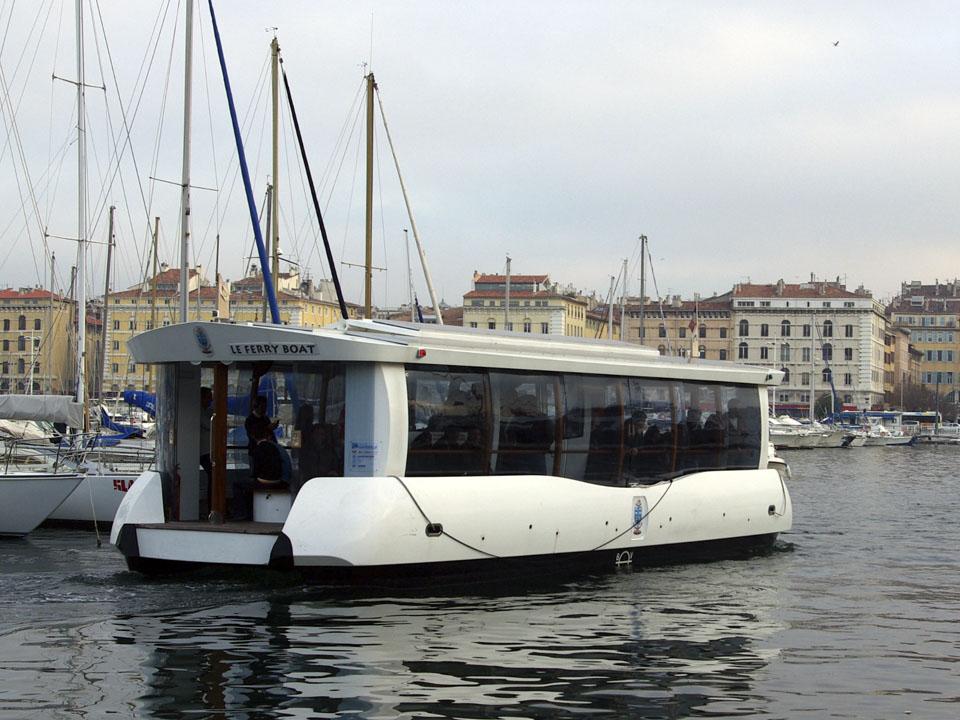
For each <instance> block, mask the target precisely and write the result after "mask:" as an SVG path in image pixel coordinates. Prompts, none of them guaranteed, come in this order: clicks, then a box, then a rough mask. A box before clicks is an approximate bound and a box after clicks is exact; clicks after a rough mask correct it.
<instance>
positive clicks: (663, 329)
mask: <svg viewBox="0 0 960 720" xmlns="http://www.w3.org/2000/svg"><path fill="white" fill-rule="evenodd" d="M666 336H667V328H666V326H664V325H661V326H660V327H658V328H657V337H666Z"/></svg>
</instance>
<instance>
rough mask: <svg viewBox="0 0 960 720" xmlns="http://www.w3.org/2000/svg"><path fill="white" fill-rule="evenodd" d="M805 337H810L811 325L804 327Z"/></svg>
mask: <svg viewBox="0 0 960 720" xmlns="http://www.w3.org/2000/svg"><path fill="white" fill-rule="evenodd" d="M803 336H804V337H810V326H809V325H804V326H803Z"/></svg>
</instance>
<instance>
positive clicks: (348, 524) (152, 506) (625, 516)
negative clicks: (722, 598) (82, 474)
mask: <svg viewBox="0 0 960 720" xmlns="http://www.w3.org/2000/svg"><path fill="white" fill-rule="evenodd" d="M504 498H509V502H504ZM638 507H639V511H638V510H637V508H638ZM638 519H639V522H637V520H638ZM791 522H792V508H791V504H790V496H789V493H788V492H787V490H786V487H785V485H784V484H783V482H782V480H781V477H780V475H779V473H778V472H777V471H776V470H752V471H725V472H704V473H697V474H692V475H687V476H683V477H681V478H677V479H676V480H674V481H672V482H662V483H658V484H656V485H649V486H637V487H606V486H600V485H593V484H590V483H584V482H578V481H574V480H569V479H566V478H560V477H551V476H485V477H480V478H475V477H417V478H402V479H401V478H396V477H348V478H318V479H315V480H311V481H309V482H308V483H306V484H305V485H304V486H303V487H302V488H301V490H300V492H299V494H298V495H297V497H296V500H295V501H294V503H293V505H292V507H291V509H290V513H289V515H288V517H287V518H286V521H285V522H284V523H283V524H282V525H280V524H279V523H278V524H275V525H273V526H270V525H266V524H263V523H248V524H247V527H246V529H240V527H238V529H237V531H235V532H234V531H231V530H230V527H229V525H228V526H225V527H222V528H216V527H211V526H210V525H207V524H205V523H169V522H168V523H164V522H163V511H162V507H160V490H159V476H158V475H157V474H156V473H145V474H144V475H143V476H141V478H139V479H138V480H137V482H136V483H135V485H134V487H133V489H132V490H131V491H130V492H129V493H128V495H127V497H126V498H125V500H124V501H123V503H122V504H121V507H120V510H119V511H118V513H117V517H116V519H115V521H114V526H113V530H112V533H111V541H112V542H113V543H114V544H117V545H118V547H119V548H120V550H121V551H122V552H123V553H124V554H125V555H126V556H127V561H128V564H129V565H130V566H131V567H132V568H136V569H140V570H149V568H150V566H151V565H155V564H164V563H167V564H170V563H173V564H184V563H187V564H203V565H255V566H266V565H274V566H279V567H283V568H285V569H301V570H310V571H319V574H320V575H321V576H322V575H323V573H324V571H328V572H330V573H331V574H337V575H343V574H344V571H345V570H361V571H362V570H372V569H381V570H382V569H384V568H392V569H395V570H396V569H401V570H402V568H404V567H414V566H418V567H422V566H429V567H434V568H437V569H438V571H439V570H440V569H441V568H443V567H444V566H450V565H458V564H460V565H462V564H463V563H470V562H471V561H484V560H510V561H522V560H524V559H526V558H544V557H556V558H562V557H567V556H574V555H584V554H590V555H594V554H596V555H597V556H598V557H597V559H598V560H599V561H600V562H602V563H609V564H610V565H611V566H612V565H613V564H615V563H617V564H629V563H631V562H633V561H634V553H636V554H637V555H638V556H640V555H649V552H648V551H650V550H652V549H654V548H659V549H660V550H661V552H662V555H663V556H664V557H666V558H669V557H670V555H671V553H672V552H673V549H674V548H679V547H680V546H681V545H690V544H702V543H711V542H723V541H730V540H735V539H741V538H749V537H764V538H769V539H771V540H772V538H773V537H775V536H776V534H777V533H780V532H783V531H785V530H788V529H789V528H790V526H791ZM241 527H242V526H241Z"/></svg>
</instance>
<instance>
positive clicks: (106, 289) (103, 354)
mask: <svg viewBox="0 0 960 720" xmlns="http://www.w3.org/2000/svg"><path fill="white" fill-rule="evenodd" d="M116 210H117V208H116V206H115V205H111V206H110V223H109V225H108V230H107V272H106V273H105V274H104V279H103V315H102V317H101V318H100V320H101V322H102V323H103V324H102V325H101V330H100V358H99V360H100V367H99V368H97V370H98V371H99V372H98V377H97V397H98V398H99V399H100V400H101V401H102V400H103V378H104V376H105V375H106V373H107V328H108V327H110V326H109V324H108V323H109V320H110V303H109V302H108V296H109V295H110V263H111V262H113V214H114V213H115V212H116Z"/></svg>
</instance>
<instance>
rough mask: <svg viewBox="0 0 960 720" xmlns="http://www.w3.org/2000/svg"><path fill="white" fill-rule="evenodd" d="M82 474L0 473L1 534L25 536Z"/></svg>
mask: <svg viewBox="0 0 960 720" xmlns="http://www.w3.org/2000/svg"><path fill="white" fill-rule="evenodd" d="M82 479H83V476H81V475H79V474H44V473H23V474H13V473H11V474H8V475H3V476H0V535H13V536H21V535H26V534H27V533H29V532H30V531H31V530H33V529H34V528H36V527H37V526H38V525H39V524H40V523H42V522H43V521H44V520H46V519H47V517H48V516H49V515H50V513H52V512H53V511H54V510H55V509H56V508H57V507H58V506H59V505H60V504H61V503H62V502H63V501H64V500H65V499H66V498H67V496H68V495H70V493H72V492H73V491H74V490H75V489H76V488H77V486H78V485H79V484H80V481H81V480H82Z"/></svg>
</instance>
